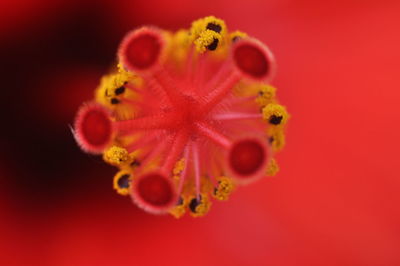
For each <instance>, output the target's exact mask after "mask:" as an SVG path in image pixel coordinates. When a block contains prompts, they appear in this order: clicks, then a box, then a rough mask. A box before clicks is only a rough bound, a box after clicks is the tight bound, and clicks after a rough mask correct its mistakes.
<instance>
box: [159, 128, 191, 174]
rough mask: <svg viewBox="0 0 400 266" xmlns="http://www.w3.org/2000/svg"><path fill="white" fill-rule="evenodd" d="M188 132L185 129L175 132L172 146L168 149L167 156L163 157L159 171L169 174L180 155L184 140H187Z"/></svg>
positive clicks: (184, 144)
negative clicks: (163, 160) (162, 163)
mask: <svg viewBox="0 0 400 266" xmlns="http://www.w3.org/2000/svg"><path fill="white" fill-rule="evenodd" d="M188 137H189V136H188V132H187V130H186V129H181V130H180V131H179V132H177V134H176V136H175V138H174V141H173V143H172V147H171V149H170V150H169V153H168V155H167V158H166V159H165V162H164V165H163V166H162V167H161V172H163V173H165V174H170V173H171V171H172V169H173V167H174V165H175V163H176V161H177V160H178V158H179V156H181V154H182V152H183V150H184V148H185V146H186V142H187V140H188Z"/></svg>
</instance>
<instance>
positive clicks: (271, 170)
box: [266, 159, 279, 176]
mask: <svg viewBox="0 0 400 266" xmlns="http://www.w3.org/2000/svg"><path fill="white" fill-rule="evenodd" d="M278 172H279V165H278V163H277V162H276V160H275V159H271V160H270V161H269V163H268V165H267V171H266V174H267V176H274V175H276V174H277V173H278Z"/></svg>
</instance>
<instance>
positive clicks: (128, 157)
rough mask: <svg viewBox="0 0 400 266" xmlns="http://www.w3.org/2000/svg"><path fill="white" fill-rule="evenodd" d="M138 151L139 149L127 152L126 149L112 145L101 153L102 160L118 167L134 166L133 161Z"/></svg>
mask: <svg viewBox="0 0 400 266" xmlns="http://www.w3.org/2000/svg"><path fill="white" fill-rule="evenodd" d="M139 152H140V151H139V150H136V151H134V152H132V153H128V151H127V150H126V149H124V148H122V147H119V146H115V145H114V146H111V147H110V148H108V149H107V150H106V151H105V152H104V153H103V160H104V161H105V162H106V163H109V164H111V165H114V166H117V167H119V168H120V169H127V168H134V167H136V165H135V162H136V158H137V156H138V154H139Z"/></svg>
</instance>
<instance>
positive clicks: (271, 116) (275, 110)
mask: <svg viewBox="0 0 400 266" xmlns="http://www.w3.org/2000/svg"><path fill="white" fill-rule="evenodd" d="M262 114H263V118H264V119H265V120H266V121H268V122H269V123H270V124H272V125H285V124H286V122H287V120H288V118H289V115H288V113H287V111H286V108H285V107H284V106H282V105H280V104H276V103H270V104H268V105H266V106H265V107H264V108H263V109H262Z"/></svg>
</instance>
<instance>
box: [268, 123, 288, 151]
mask: <svg viewBox="0 0 400 266" xmlns="http://www.w3.org/2000/svg"><path fill="white" fill-rule="evenodd" d="M268 136H269V137H270V142H271V146H272V150H273V151H280V150H282V149H283V147H284V146H285V143H286V140H285V133H284V130H283V127H282V126H271V127H270V128H269V129H268Z"/></svg>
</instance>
